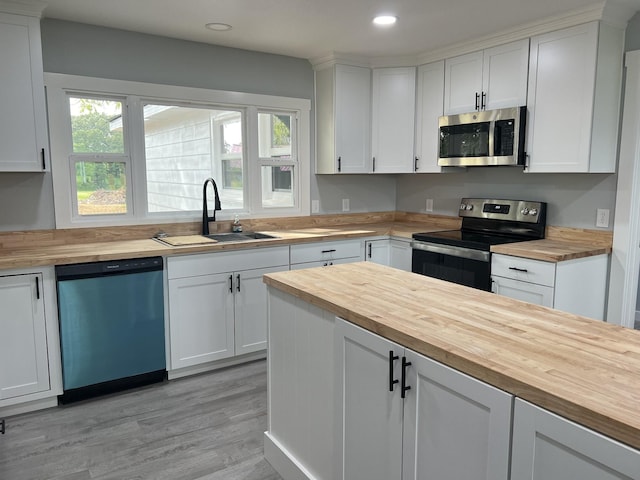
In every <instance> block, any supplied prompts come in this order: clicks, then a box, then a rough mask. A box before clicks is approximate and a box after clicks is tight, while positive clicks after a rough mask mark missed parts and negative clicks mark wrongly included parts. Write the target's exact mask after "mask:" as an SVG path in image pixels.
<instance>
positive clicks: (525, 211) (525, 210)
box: [520, 207, 529, 215]
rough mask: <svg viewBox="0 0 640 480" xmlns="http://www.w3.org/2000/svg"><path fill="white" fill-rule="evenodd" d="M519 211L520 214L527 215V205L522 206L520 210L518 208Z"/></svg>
mask: <svg viewBox="0 0 640 480" xmlns="http://www.w3.org/2000/svg"><path fill="white" fill-rule="evenodd" d="M520 213H521V214H522V215H528V214H529V209H528V208H527V207H524V208H523V209H522V210H520Z"/></svg>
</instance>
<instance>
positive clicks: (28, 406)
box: [0, 396, 58, 417]
mask: <svg viewBox="0 0 640 480" xmlns="http://www.w3.org/2000/svg"><path fill="white" fill-rule="evenodd" d="M57 406H58V397H57V396H54V397H49V398H43V399H40V400H32V401H30V402H24V403H16V404H15V405H9V406H6V407H1V408H0V417H12V416H14V415H22V414H23V413H30V412H35V411H36V410H43V409H45V408H52V407H57Z"/></svg>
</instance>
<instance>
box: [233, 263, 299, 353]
mask: <svg viewBox="0 0 640 480" xmlns="http://www.w3.org/2000/svg"><path fill="white" fill-rule="evenodd" d="M288 269H289V267H288V266H283V267H273V268H261V269H259V270H247V271H245V272H239V273H235V274H234V285H233V288H234V290H235V345H236V350H235V352H236V355H242V354H244V353H251V352H256V351H259V350H265V349H266V348H267V285H266V284H265V283H264V282H263V281H262V275H264V274H265V273H273V272H281V271H283V270H288Z"/></svg>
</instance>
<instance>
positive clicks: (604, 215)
mask: <svg viewBox="0 0 640 480" xmlns="http://www.w3.org/2000/svg"><path fill="white" fill-rule="evenodd" d="M608 226H609V209H607V208H598V209H597V210H596V227H601V228H607V227H608Z"/></svg>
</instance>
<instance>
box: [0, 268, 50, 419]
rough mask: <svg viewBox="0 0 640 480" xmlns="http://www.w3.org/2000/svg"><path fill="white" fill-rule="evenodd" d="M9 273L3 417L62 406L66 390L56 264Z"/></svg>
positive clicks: (1, 351)
mask: <svg viewBox="0 0 640 480" xmlns="http://www.w3.org/2000/svg"><path fill="white" fill-rule="evenodd" d="M4 273H5V272H3V275H2V276H0V305H2V308H1V309H0V329H1V334H0V335H1V336H2V340H3V341H2V347H1V348H0V365H2V367H0V416H4V415H12V414H16V413H21V412H24V411H29V410H33V409H36V408H43V407H46V406H53V405H56V404H57V395H59V394H61V393H62V380H61V374H60V372H61V368H60V349H59V345H60V343H59V337H58V322H57V315H56V313H55V312H56V308H55V305H56V301H55V280H54V273H53V268H46V269H43V270H42V271H34V272H31V271H11V272H8V271H7V272H6V273H10V274H7V275H4ZM38 403H40V405H38Z"/></svg>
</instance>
